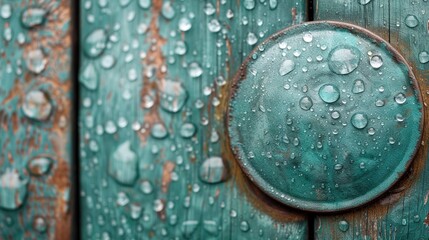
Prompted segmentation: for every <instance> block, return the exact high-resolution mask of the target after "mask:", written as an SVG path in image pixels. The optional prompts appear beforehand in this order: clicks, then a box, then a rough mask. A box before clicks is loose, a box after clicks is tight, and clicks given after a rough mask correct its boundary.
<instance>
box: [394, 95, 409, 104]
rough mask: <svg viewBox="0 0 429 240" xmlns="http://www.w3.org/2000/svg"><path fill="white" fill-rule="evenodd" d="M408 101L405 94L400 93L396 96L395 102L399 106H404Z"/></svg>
mask: <svg viewBox="0 0 429 240" xmlns="http://www.w3.org/2000/svg"><path fill="white" fill-rule="evenodd" d="M406 101H407V97H406V96H405V95H404V94H403V93H398V94H397V95H396V96H395V102H396V103H397V104H400V105H402V104H404V103H405V102H406Z"/></svg>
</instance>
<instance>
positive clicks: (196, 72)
mask: <svg viewBox="0 0 429 240" xmlns="http://www.w3.org/2000/svg"><path fill="white" fill-rule="evenodd" d="M188 73H189V76H190V77H192V78H197V77H200V76H201V75H202V74H203V69H202V68H201V66H200V64H199V63H197V62H191V63H190V64H189V66H188Z"/></svg>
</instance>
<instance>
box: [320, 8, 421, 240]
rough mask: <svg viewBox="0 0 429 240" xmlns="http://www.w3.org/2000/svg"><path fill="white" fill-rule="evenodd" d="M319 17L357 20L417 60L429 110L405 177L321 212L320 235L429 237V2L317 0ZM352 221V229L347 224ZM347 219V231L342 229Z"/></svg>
mask: <svg viewBox="0 0 429 240" xmlns="http://www.w3.org/2000/svg"><path fill="white" fill-rule="evenodd" d="M315 9H316V12H315V19H316V20H337V21H344V22H349V23H354V24H357V25H360V26H363V27H365V28H368V29H370V30H371V31H373V32H375V33H377V34H378V35H380V36H382V37H383V38H384V39H386V40H388V41H389V42H390V43H391V44H392V45H393V46H394V47H395V48H396V49H398V50H399V51H400V52H401V54H402V55H403V56H404V57H405V58H406V59H407V61H408V63H409V64H410V65H411V66H412V68H413V72H414V74H415V75H416V76H417V78H418V81H419V84H420V88H421V89H420V90H421V92H422V95H423V100H424V103H425V110H426V116H425V119H426V122H425V127H424V132H423V140H422V144H421V147H420V149H419V152H418V154H417V156H416V157H415V159H414V162H413V164H412V165H411V167H410V169H409V170H408V171H407V172H406V173H405V176H404V177H403V179H402V180H401V181H400V182H399V183H398V184H396V186H395V187H394V188H392V189H391V190H389V191H388V192H387V193H386V194H384V195H383V196H382V197H381V198H379V199H378V200H376V201H374V202H372V203H370V204H368V205H366V206H364V207H362V208H359V209H355V210H352V211H348V212H344V213H343V214H333V215H326V216H323V215H321V216H319V217H318V218H317V219H316V221H315V223H316V226H315V232H316V238H317V239H428V237H429V204H428V199H429V179H428V174H429V164H428V148H427V141H428V139H429V133H428V131H427V129H428V119H429V117H428V109H427V104H426V103H427V101H428V97H429V91H428V89H429V87H428V86H429V80H428V69H429V64H428V63H423V62H425V61H423V62H421V61H420V60H419V54H420V53H421V52H423V51H428V50H429V43H428V41H427V38H428V28H427V27H428V19H429V15H428V14H429V12H428V10H429V2H427V1H411V0H406V1H402V0H390V1H388V0H372V1H371V2H370V3H368V4H367V5H361V4H359V3H358V1H357V0H353V1H351V0H336V1H331V0H318V1H316V2H315ZM409 15H413V16H415V17H416V18H417V19H418V21H419V24H418V25H417V26H416V27H409V26H407V24H406V18H407V16H409ZM344 221H346V222H347V223H348V229H347V230H345V228H344V225H345V222H344ZM340 225H342V228H343V231H342V230H341V229H340Z"/></svg>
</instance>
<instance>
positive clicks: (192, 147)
mask: <svg viewBox="0 0 429 240" xmlns="http://www.w3.org/2000/svg"><path fill="white" fill-rule="evenodd" d="M149 2H150V1H149ZM270 2H271V4H272V5H271V7H270ZM274 2H277V1H247V0H246V1H236V0H231V1H225V0H217V1H214V0H213V1H196V0H195V1H184V0H182V1H181V0H175V1H165V0H164V1H151V2H150V4H149V5H150V6H147V5H146V3H147V1H128V0H121V1H96V0H90V1H87V0H82V1H81V5H82V9H81V20H80V21H81V26H82V29H81V31H82V34H81V36H82V37H81V46H82V49H83V50H82V51H81V63H82V64H81V73H80V81H81V84H80V89H81V99H80V101H81V103H80V104H81V105H80V106H81V112H80V116H79V125H80V136H81V138H80V159H81V160H80V166H81V169H80V170H81V181H80V186H81V193H80V197H81V203H82V204H81V205H82V210H81V212H82V213H81V215H82V218H81V226H82V238H83V239H100V238H102V239H149V238H152V239H161V238H166V239H182V238H190V239H250V238H251V239H284V238H287V239H304V238H306V236H307V217H306V216H305V215H303V214H297V213H295V212H293V211H291V210H289V209H286V210H285V209H284V208H282V207H279V206H278V204H277V203H273V202H272V201H271V200H269V198H267V197H266V196H264V195H263V194H262V193H261V192H259V191H258V190H257V189H256V188H255V187H253V186H252V185H251V184H250V183H249V181H248V179H247V178H246V177H245V176H244V175H243V173H242V172H241V170H240V168H239V167H238V165H237V163H236V162H235V160H234V159H233V157H232V154H231V151H230V149H229V147H228V146H229V144H228V139H227V138H226V137H225V136H226V133H225V129H224V114H225V110H226V104H227V102H226V101H227V97H228V94H229V91H230V84H231V82H230V79H231V78H232V77H233V76H234V74H235V72H236V71H237V70H238V69H239V67H240V65H241V62H242V60H243V59H244V57H245V56H246V55H247V53H249V52H250V51H251V50H252V48H253V47H254V46H251V45H249V43H248V42H250V43H251V42H252V41H253V40H254V38H253V36H255V37H256V38H258V39H259V41H261V40H262V39H264V38H266V37H268V36H269V35H270V34H272V33H274V32H277V31H279V30H280V29H282V28H285V27H287V26H289V25H290V24H294V23H300V22H302V21H303V20H305V18H306V14H305V10H306V4H305V1H302V0H294V1H278V3H277V5H276V6H275V5H274V4H273V3H274ZM252 3H255V7H254V9H251V10H248V9H246V6H247V8H249V9H250V8H252V6H251V5H252ZM206 4H209V5H206ZM247 4H250V5H247ZM245 5H246V6H245ZM212 7H213V9H212ZM171 9H174V16H173V17H171V16H172V15H173V14H172V11H171ZM183 18H186V19H183ZM181 19H182V20H181ZM186 20H189V21H190V23H191V28H189V26H187V24H186ZM216 21H217V22H216ZM180 22H181V23H180ZM179 27H180V28H181V30H180V29H179ZM188 28H189V29H188ZM97 29H102V30H101V32H98V33H100V34H101V35H97V34H95V33H94V31H96V30H97ZM103 31H105V33H106V35H107V38H108V40H103V39H104V37H103V36H102V35H103V33H102V32H103ZM253 34H254V35H253ZM96 35H97V36H96ZM90 36H92V37H94V38H96V39H98V40H99V41H98V43H101V44H99V45H98V46H99V47H100V48H98V50H100V52H99V53H98V54H94V55H92V54H91V53H97V50H95V49H97V47H96V46H95V45H97V44H94V41H90V40H91V39H94V38H91V37H90ZM88 37H89V38H88ZM100 39H101V40H100ZM182 42H184V43H185V45H186V53H185V50H184V49H183V46H181V45H180V44H181V43H182ZM85 49H87V50H85ZM91 49H92V50H94V51H91ZM112 61H114V64H113V66H112ZM185 92H186V93H187V94H186V93H185ZM167 95H169V96H170V100H168V97H167ZM185 95H187V98H186V101H185V103H184V106H183V107H181V103H180V102H181V101H182V100H183V98H182V97H184V96H185ZM166 97H167V98H166ZM152 101H153V102H152ZM178 106H180V107H178ZM177 108H179V109H180V111H178V112H175V111H176V110H177ZM168 109H169V110H170V112H169V111H168ZM171 111H173V112H175V113H172V112H171ZM184 123H192V124H193V125H194V126H195V127H196V134H195V135H194V134H193V131H192V129H191V130H189V129H188V128H185V127H183V124H184ZM157 124H161V125H157ZM162 126H165V130H166V132H167V133H165V131H164V129H163V127H162ZM188 127H189V125H188ZM187 129H188V130H187ZM181 131H182V132H181ZM165 135H167V136H165ZM189 135H191V136H189ZM210 157H221V158H222V159H223V160H222V162H223V164H224V165H225V166H226V167H225V168H222V167H219V164H218V165H211V167H209V168H204V166H203V165H204V163H207V162H206V161H213V159H212V160H207V159H209V158H210ZM212 167H213V168H214V170H213V169H212ZM201 169H205V170H206V171H208V172H210V174H213V175H212V176H211V177H210V180H209V181H215V180H221V182H220V183H211V184H207V183H205V181H202V178H201V176H200V175H201V173H200V171H201ZM216 169H217V170H219V171H217V172H216V171H215V170H216ZM224 179H225V180H224ZM206 181H207V179H206Z"/></svg>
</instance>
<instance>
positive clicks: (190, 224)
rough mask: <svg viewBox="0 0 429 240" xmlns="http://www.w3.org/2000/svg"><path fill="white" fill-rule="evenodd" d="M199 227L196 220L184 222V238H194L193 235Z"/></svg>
mask: <svg viewBox="0 0 429 240" xmlns="http://www.w3.org/2000/svg"><path fill="white" fill-rule="evenodd" d="M198 225H199V222H198V221H195V220H188V221H184V222H183V223H182V228H181V230H182V234H183V236H184V237H185V238H190V237H192V234H193V233H194V232H195V230H196V229H197V226H198Z"/></svg>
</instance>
